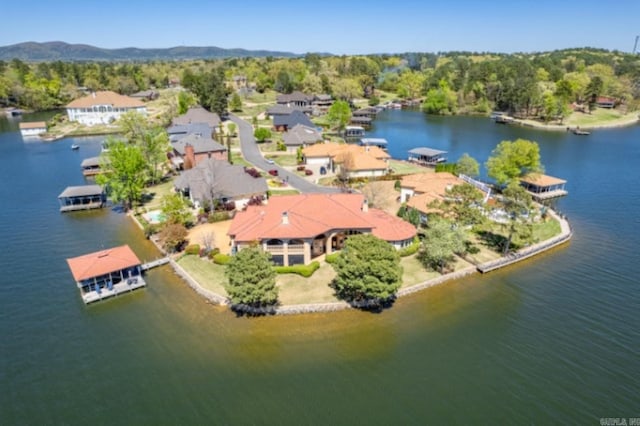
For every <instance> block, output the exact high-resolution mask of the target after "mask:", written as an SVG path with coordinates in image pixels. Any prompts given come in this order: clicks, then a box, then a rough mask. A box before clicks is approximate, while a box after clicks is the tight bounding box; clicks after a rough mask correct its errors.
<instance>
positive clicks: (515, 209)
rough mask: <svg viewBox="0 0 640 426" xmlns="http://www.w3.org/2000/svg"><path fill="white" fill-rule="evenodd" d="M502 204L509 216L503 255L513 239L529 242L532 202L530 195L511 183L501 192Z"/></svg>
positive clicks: (522, 188) (507, 250)
mask: <svg viewBox="0 0 640 426" xmlns="http://www.w3.org/2000/svg"><path fill="white" fill-rule="evenodd" d="M502 195H503V197H502V203H503V204H504V209H505V211H506V212H507V214H508V216H509V223H508V224H507V228H508V235H507V240H506V242H505V245H504V253H505V254H506V253H509V249H510V248H511V242H512V241H513V238H514V237H516V236H517V237H518V238H519V239H520V240H521V241H524V242H530V241H531V238H532V236H533V225H532V222H531V217H532V210H533V201H532V199H531V195H530V194H529V193H528V192H527V191H526V189H524V187H522V185H520V184H519V183H518V182H516V181H513V182H511V183H510V184H509V186H507V188H506V189H505V190H504V191H503V192H502Z"/></svg>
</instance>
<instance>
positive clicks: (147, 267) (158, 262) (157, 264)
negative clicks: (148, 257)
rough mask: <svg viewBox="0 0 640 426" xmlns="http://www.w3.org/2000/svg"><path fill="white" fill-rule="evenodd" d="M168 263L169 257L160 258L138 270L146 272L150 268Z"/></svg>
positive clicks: (144, 264)
mask: <svg viewBox="0 0 640 426" xmlns="http://www.w3.org/2000/svg"><path fill="white" fill-rule="evenodd" d="M167 263H169V256H167V257H161V258H160V259H156V260H152V261H151V262H147V263H143V264H142V265H141V266H140V268H141V269H142V270H143V271H148V270H149V269H151V268H155V267H156V266H161V265H166V264H167Z"/></svg>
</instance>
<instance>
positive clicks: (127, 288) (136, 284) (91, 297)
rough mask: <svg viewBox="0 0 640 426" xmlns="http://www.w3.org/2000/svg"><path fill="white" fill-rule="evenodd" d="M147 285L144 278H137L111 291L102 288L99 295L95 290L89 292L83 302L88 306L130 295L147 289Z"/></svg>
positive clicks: (121, 282)
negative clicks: (135, 291)
mask: <svg viewBox="0 0 640 426" xmlns="http://www.w3.org/2000/svg"><path fill="white" fill-rule="evenodd" d="M146 285H147V283H146V282H145V280H144V278H142V277H141V276H136V277H133V278H129V279H126V280H124V281H120V282H119V283H117V284H114V285H113V286H112V288H111V290H109V289H108V288H101V289H100V292H99V293H98V292H97V291H95V290H94V291H88V292H86V293H84V294H83V295H82V300H83V301H84V303H85V304H87V305H88V304H89V303H93V302H98V301H100V300H104V299H108V298H110V297H115V296H118V295H119V294H122V293H129V292H131V291H133V290H136V289H139V288H142V287H145V286H146Z"/></svg>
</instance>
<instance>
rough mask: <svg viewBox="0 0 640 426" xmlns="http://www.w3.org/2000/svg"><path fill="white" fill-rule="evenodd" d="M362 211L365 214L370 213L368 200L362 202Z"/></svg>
mask: <svg viewBox="0 0 640 426" xmlns="http://www.w3.org/2000/svg"><path fill="white" fill-rule="evenodd" d="M362 211H363V213H367V212H368V211H369V202H368V201H367V199H366V198H365V199H364V200H363V201H362Z"/></svg>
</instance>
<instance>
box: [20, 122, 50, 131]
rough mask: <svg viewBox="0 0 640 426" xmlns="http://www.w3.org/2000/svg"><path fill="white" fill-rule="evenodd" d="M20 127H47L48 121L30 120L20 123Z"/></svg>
mask: <svg viewBox="0 0 640 426" xmlns="http://www.w3.org/2000/svg"><path fill="white" fill-rule="evenodd" d="M18 127H19V128H20V129H42V128H46V127H47V123H46V122H45V121H30V122H22V123H20V124H18Z"/></svg>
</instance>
